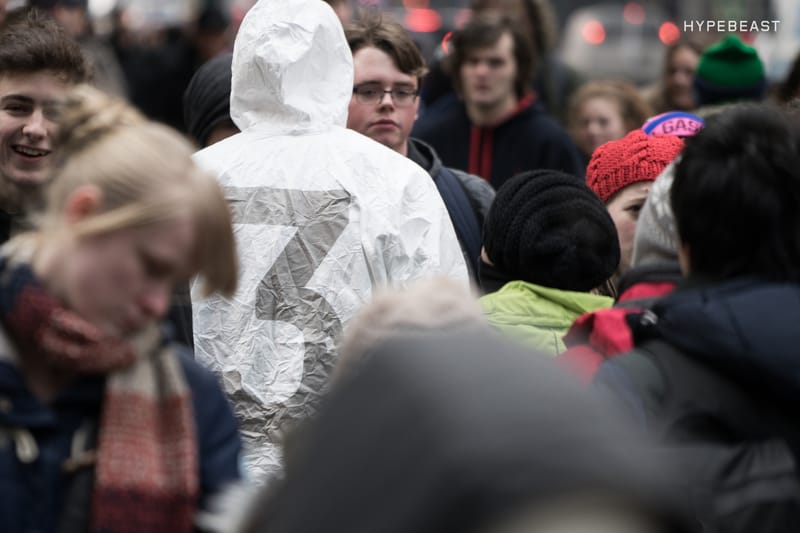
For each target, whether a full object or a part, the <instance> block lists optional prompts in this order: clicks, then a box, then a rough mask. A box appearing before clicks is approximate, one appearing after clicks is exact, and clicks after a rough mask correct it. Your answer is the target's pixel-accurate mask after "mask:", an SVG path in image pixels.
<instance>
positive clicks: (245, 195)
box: [193, 0, 468, 476]
mask: <svg viewBox="0 0 800 533" xmlns="http://www.w3.org/2000/svg"><path fill="white" fill-rule="evenodd" d="M352 93H353V59H352V54H351V52H350V49H349V47H348V45H347V41H346V39H345V36H344V31H343V29H342V26H341V23H340V22H339V20H338V19H337V18H336V15H335V14H334V12H333V10H332V9H331V7H330V6H329V5H328V4H326V3H325V2H320V1H319V0H290V1H286V0H261V1H259V2H258V3H257V4H256V5H255V6H253V8H252V9H251V10H250V11H249V12H248V13H247V15H246V17H245V19H244V21H243V22H242V25H241V27H240V29H239V33H238V35H237V38H236V42H235V44H234V52H233V63H232V87H231V100H230V102H231V109H230V110H231V117H232V119H233V122H234V123H235V124H236V126H237V127H238V128H239V129H240V130H241V133H238V134H236V135H233V136H232V137H228V138H227V139H224V140H222V141H220V142H218V143H216V144H214V145H212V146H209V147H208V148H205V149H204V150H201V151H200V152H198V153H197V154H196V155H195V159H196V161H197V162H198V163H199V164H200V165H201V166H202V167H203V168H206V169H208V170H210V171H211V172H212V173H213V174H215V175H216V176H217V178H218V179H219V181H220V183H221V184H222V185H223V187H224V189H225V193H226V196H227V198H228V200H229V201H230V202H231V205H232V208H233V217H234V224H235V232H236V236H237V240H238V242H239V243H240V247H239V260H240V265H241V267H240V268H241V271H242V276H241V278H242V281H241V284H240V287H239V289H238V291H237V292H236V294H235V295H234V297H233V298H231V299H224V298H220V297H216V298H211V299H209V300H206V301H205V302H198V303H197V305H194V306H193V312H194V333H195V351H196V356H197V358H198V360H199V361H201V362H202V363H203V364H205V365H207V366H208V367H210V368H212V369H214V371H215V372H216V373H217V374H218V375H219V377H220V378H221V380H222V382H223V383H224V384H225V387H226V391H227V393H228V394H229V395H230V397H231V398H232V399H233V402H234V404H235V409H236V412H237V415H238V416H239V419H240V421H241V423H242V428H243V436H244V439H245V443H246V445H247V447H248V449H247V454H246V457H245V459H246V462H247V466H248V469H249V471H250V472H251V473H252V474H253V475H254V476H258V475H261V474H271V473H276V472H278V471H279V470H280V464H281V454H280V447H279V446H280V440H281V438H282V435H283V433H284V431H285V430H286V429H287V428H288V427H290V426H291V425H292V424H293V423H295V422H296V421H298V420H300V419H303V418H305V417H306V416H308V415H310V414H311V413H313V412H314V410H315V404H316V401H317V398H318V397H319V395H320V394H321V392H322V391H323V389H324V387H325V385H326V383H327V380H328V374H329V371H330V369H331V368H332V367H333V365H334V363H335V361H336V358H337V355H336V349H335V342H336V339H337V337H338V336H339V334H340V332H341V330H342V327H343V326H344V325H345V324H347V322H348V321H349V319H350V318H351V317H352V316H353V315H354V314H355V312H356V311H357V310H358V309H359V308H360V307H361V306H362V305H363V304H364V303H365V302H366V301H367V300H368V299H369V298H370V296H371V294H372V291H373V288H375V287H381V286H386V285H396V284H400V285H402V284H404V283H406V282H408V281H410V280H414V279H418V278H425V277H429V276H432V275H435V274H441V275H445V276H449V277H452V278H454V279H457V280H460V281H461V282H463V283H465V284H466V283H467V279H468V278H467V269H466V266H465V264H464V259H463V256H462V254H461V251H460V249H459V245H458V240H457V239H456V236H455V232H454V230H453V226H452V224H451V223H450V220H449V216H448V214H447V210H446V209H445V206H444V204H443V202H442V200H441V198H440V196H439V195H438V193H437V192H436V188H435V186H434V184H433V183H432V180H431V179H430V176H428V174H427V173H426V172H425V171H424V170H422V169H421V168H420V167H419V166H418V165H416V164H414V163H413V162H412V161H410V160H408V158H405V157H403V156H402V155H400V154H398V153H397V152H394V151H393V150H390V149H388V148H386V147H385V146H381V145H380V144H378V143H375V142H374V141H372V140H371V139H368V138H366V137H364V136H363V135H361V134H359V133H356V132H354V131H352V130H348V129H346V128H345V124H346V117H347V106H348V104H349V102H350V97H351V96H352Z"/></svg>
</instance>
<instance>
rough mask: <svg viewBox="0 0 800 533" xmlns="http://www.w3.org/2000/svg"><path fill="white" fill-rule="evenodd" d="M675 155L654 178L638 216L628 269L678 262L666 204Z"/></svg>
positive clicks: (672, 218)
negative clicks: (629, 267) (630, 267)
mask: <svg viewBox="0 0 800 533" xmlns="http://www.w3.org/2000/svg"><path fill="white" fill-rule="evenodd" d="M679 161H680V156H678V157H677V158H676V159H675V161H673V162H672V163H670V164H669V165H668V166H667V167H666V168H665V169H664V170H663V171H662V172H661V174H659V175H658V177H656V180H655V181H654V182H653V187H652V188H651V189H650V194H649V195H648V196H647V201H646V202H645V204H644V206H643V207H642V211H641V213H639V221H638V222H637V223H636V235H635V236H634V238H633V257H632V259H631V266H634V267H635V266H642V265H655V264H664V263H674V262H677V261H678V230H677V228H676V227H675V216H674V215H673V214H672V206H671V205H670V202H669V191H670V189H671V188H672V180H673V179H674V177H675V165H677V164H678V162H679Z"/></svg>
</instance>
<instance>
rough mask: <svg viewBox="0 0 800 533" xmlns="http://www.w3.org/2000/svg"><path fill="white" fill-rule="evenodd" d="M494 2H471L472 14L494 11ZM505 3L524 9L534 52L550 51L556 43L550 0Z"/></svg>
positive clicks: (555, 29) (555, 20) (524, 0)
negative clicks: (515, 3) (531, 33)
mask: <svg viewBox="0 0 800 533" xmlns="http://www.w3.org/2000/svg"><path fill="white" fill-rule="evenodd" d="M495 2H496V0H473V1H472V5H471V8H472V12H473V13H475V14H478V13H481V12H484V11H488V10H490V9H495V6H496V3H495ZM506 2H519V3H520V5H521V6H522V8H523V9H524V11H525V15H526V17H527V19H528V24H529V25H530V28H531V31H532V32H533V35H529V36H528V37H529V38H530V39H531V40H532V41H533V44H534V48H535V49H536V52H537V53H538V54H544V53H545V52H548V51H550V50H552V49H553V47H554V46H555V45H556V42H557V41H558V31H557V28H558V20H557V17H556V14H555V11H554V10H553V5H552V4H551V2H550V0H506ZM498 10H499V9H498Z"/></svg>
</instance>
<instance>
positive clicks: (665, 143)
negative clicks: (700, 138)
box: [586, 129, 683, 202]
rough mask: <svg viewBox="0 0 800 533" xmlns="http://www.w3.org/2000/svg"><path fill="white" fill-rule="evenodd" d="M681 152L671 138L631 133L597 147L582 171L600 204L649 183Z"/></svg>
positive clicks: (676, 140) (677, 140) (679, 143)
mask: <svg viewBox="0 0 800 533" xmlns="http://www.w3.org/2000/svg"><path fill="white" fill-rule="evenodd" d="M681 150H683V140H682V139H680V138H678V137H676V136H674V135H647V134H646V133H644V132H643V131H642V130H638V129H636V130H633V131H631V132H630V133H628V134H627V135H626V136H625V137H623V138H622V139H618V140H616V141H609V142H607V143H605V144H603V145H600V146H598V147H597V149H596V150H595V151H594V153H593V154H592V159H591V160H590V161H589V166H588V167H587V168H586V184H587V185H588V186H589V188H590V189H592V190H593V191H594V192H595V194H597V196H599V197H600V199H601V200H602V201H603V202H607V201H608V199H609V198H611V197H612V196H614V194H615V193H616V192H617V191H619V190H621V189H623V188H625V187H627V186H628V185H630V184H631V183H636V182H639V181H653V180H654V179H656V176H658V175H659V174H661V171H662V170H664V168H666V166H667V165H669V164H670V163H671V162H672V160H673V159H675V157H676V156H677V155H678V154H680V153H681Z"/></svg>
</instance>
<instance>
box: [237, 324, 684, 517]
mask: <svg viewBox="0 0 800 533" xmlns="http://www.w3.org/2000/svg"><path fill="white" fill-rule="evenodd" d="M367 355H368V357H366V358H365V359H364V360H363V361H362V362H361V364H360V367H359V368H357V369H355V371H353V372H351V373H349V374H348V375H345V376H343V377H342V379H341V380H339V381H337V382H336V383H335V384H334V385H333V386H332V388H331V391H330V393H329V394H328V395H327V396H326V398H325V399H324V401H323V404H322V405H321V407H320V412H319V414H318V416H316V417H315V418H314V419H312V420H311V421H310V422H309V424H308V425H307V427H305V428H303V429H304V430H305V431H304V433H303V434H301V435H298V442H297V443H296V449H295V450H293V453H292V454H291V455H289V456H288V460H287V467H286V477H285V478H284V479H283V480H281V481H280V482H278V483H277V484H276V485H275V486H274V487H270V488H269V490H264V491H262V493H261V495H260V497H258V498H256V499H255V501H254V503H253V504H251V505H249V506H245V509H243V510H242V511H240V512H239V513H237V515H238V516H239V517H243V520H242V522H243V523H242V524H240V525H239V526H238V527H234V528H232V529H230V530H229V531H233V532H235V533H262V532H273V533H286V532H292V533H311V532H317V531H329V532H335V533H344V532H347V533H368V532H375V531H380V532H382V533H406V532H409V531H414V532H416V533H434V532H435V533H512V532H522V531H524V532H526V533H557V532H570V533H575V532H592V533H656V532H670V533H688V532H689V531H691V529H690V527H689V523H688V519H687V516H686V511H685V510H683V509H681V507H680V505H679V504H676V503H675V500H676V495H675V493H674V491H673V489H672V487H673V486H674V483H675V481H674V480H672V479H671V477H672V474H671V471H670V469H669V464H668V463H666V462H664V461H659V460H658V458H657V457H655V456H653V455H652V454H649V453H648V450H647V448H646V447H645V446H644V443H643V442H642V438H641V435H637V434H636V432H634V431H632V430H631V428H630V427H628V426H627V425H626V424H624V421H623V420H620V419H619V417H618V416H615V413H613V412H612V411H611V410H610V409H609V406H608V405H607V404H605V403H604V402H602V401H600V400H598V399H597V398H593V397H591V396H590V395H589V394H588V393H587V391H585V390H581V387H580V386H579V385H578V384H576V383H575V382H574V381H572V380H570V379H569V378H568V377H567V376H565V375H564V374H563V373H561V372H559V371H558V370H557V369H556V368H555V367H554V365H552V361H548V360H545V359H543V358H538V357H531V354H530V352H529V351H528V350H526V349H524V348H523V347H521V346H519V345H517V344H515V343H512V342H510V341H508V340H506V339H502V338H500V337H497V336H496V335H494V334H492V333H489V334H487V333H486V332H485V331H483V328H479V329H476V330H472V331H458V332H454V331H448V332H447V333H442V332H431V333H429V334H428V335H424V336H420V335H418V336H414V335H406V336H404V337H399V338H395V339H393V340H389V341H387V342H384V343H381V344H378V345H376V346H375V347H373V348H372V349H371V350H369V352H368V354H367ZM587 450H588V451H589V453H587Z"/></svg>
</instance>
